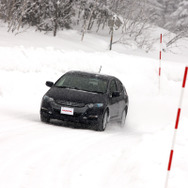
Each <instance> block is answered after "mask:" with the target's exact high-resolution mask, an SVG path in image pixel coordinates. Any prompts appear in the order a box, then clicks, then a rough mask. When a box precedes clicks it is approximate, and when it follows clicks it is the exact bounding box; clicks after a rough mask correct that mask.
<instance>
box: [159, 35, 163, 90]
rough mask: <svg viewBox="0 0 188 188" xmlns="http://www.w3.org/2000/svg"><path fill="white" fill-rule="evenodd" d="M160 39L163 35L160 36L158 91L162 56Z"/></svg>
mask: <svg viewBox="0 0 188 188" xmlns="http://www.w3.org/2000/svg"><path fill="white" fill-rule="evenodd" d="M162 37H163V35H162V34H160V50H159V90H160V85H161V83H160V79H161V56H162V52H161V51H162Z"/></svg>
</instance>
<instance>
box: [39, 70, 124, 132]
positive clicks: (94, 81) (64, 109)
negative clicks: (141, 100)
mask: <svg viewBox="0 0 188 188" xmlns="http://www.w3.org/2000/svg"><path fill="white" fill-rule="evenodd" d="M46 85H47V86H49V87H50V89H49V90H48V91H47V93H46V94H45V95H44V97H43V99H42V103H41V109H40V116H41V121H43V122H49V121H50V119H58V120H63V121H68V122H78V123H81V124H85V125H87V126H88V127H93V128H94V129H95V130H98V131H103V130H105V128H106V125H107V123H108V122H109V121H112V120H113V121H118V122H121V124H124V123H125V118H126V115H127V111H128V95H127V92H126V90H125V87H124V86H123V84H122V83H121V81H120V80H118V79H117V78H115V77H113V76H108V75H101V74H93V73H87V72H80V71H70V72H67V73H66V74H64V75H63V76H62V77H60V78H59V79H58V80H57V81H56V82H55V83H53V82H49V81H48V82H46Z"/></svg>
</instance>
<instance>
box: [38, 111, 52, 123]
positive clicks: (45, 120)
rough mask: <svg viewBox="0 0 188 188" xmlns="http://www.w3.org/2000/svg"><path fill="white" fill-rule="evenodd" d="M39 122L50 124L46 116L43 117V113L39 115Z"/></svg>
mask: <svg viewBox="0 0 188 188" xmlns="http://www.w3.org/2000/svg"><path fill="white" fill-rule="evenodd" d="M40 120H41V121H42V122H44V123H49V122H50V117H49V116H47V115H44V114H43V113H41V114H40Z"/></svg>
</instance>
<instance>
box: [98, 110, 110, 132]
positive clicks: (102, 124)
mask: <svg viewBox="0 0 188 188" xmlns="http://www.w3.org/2000/svg"><path fill="white" fill-rule="evenodd" d="M107 123H108V112H107V111H105V113H104V115H103V118H102V120H101V121H100V122H99V124H98V125H97V131H104V130H105V129H106V126H107Z"/></svg>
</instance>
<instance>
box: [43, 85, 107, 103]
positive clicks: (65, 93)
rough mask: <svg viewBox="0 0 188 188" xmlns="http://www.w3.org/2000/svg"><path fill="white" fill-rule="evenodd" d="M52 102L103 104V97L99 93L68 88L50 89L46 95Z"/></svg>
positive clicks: (103, 95)
mask: <svg viewBox="0 0 188 188" xmlns="http://www.w3.org/2000/svg"><path fill="white" fill-rule="evenodd" d="M46 95H48V96H49V97H51V98H53V99H54V100H63V101H71V102H80V103H84V104H89V103H104V102H105V98H106V97H105V95H106V94H100V93H93V92H87V91H82V90H76V89H69V88H58V87H52V88H51V89H50V90H49V91H48V92H47V93H46Z"/></svg>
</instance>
